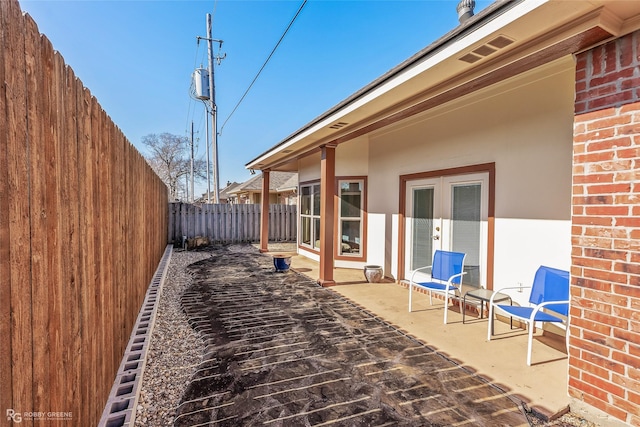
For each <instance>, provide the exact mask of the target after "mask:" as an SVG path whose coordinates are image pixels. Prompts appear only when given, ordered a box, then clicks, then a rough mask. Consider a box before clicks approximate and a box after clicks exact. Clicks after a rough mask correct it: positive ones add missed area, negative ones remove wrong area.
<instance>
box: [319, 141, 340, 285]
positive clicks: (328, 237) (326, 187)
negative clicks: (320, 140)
mask: <svg viewBox="0 0 640 427" xmlns="http://www.w3.org/2000/svg"><path fill="white" fill-rule="evenodd" d="M321 148H322V157H321V160H320V272H319V273H320V277H319V278H318V283H319V284H320V285H321V286H332V285H335V284H336V282H335V280H334V279H333V264H334V262H333V261H334V260H333V247H334V239H333V236H334V216H335V214H334V206H335V197H336V146H335V145H324V146H322V147H321Z"/></svg>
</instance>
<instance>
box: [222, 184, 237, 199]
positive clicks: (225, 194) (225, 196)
mask: <svg viewBox="0 0 640 427" xmlns="http://www.w3.org/2000/svg"><path fill="white" fill-rule="evenodd" d="M240 185H241V184H240V183H238V182H232V183H230V184H227V186H226V187H224V188H223V189H222V190H220V198H221V199H228V198H229V195H230V194H233V191H234V190H235V189H236V188H238V187H240Z"/></svg>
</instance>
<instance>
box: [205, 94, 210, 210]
mask: <svg viewBox="0 0 640 427" xmlns="http://www.w3.org/2000/svg"><path fill="white" fill-rule="evenodd" d="M204 108H205V111H207V107H206V106H205V107H204ZM207 119H208V118H207ZM204 123H205V124H206V125H207V131H206V134H207V203H211V173H210V172H209V164H210V162H211V157H210V156H209V120H205V121H204Z"/></svg>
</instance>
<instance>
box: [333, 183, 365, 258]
mask: <svg viewBox="0 0 640 427" xmlns="http://www.w3.org/2000/svg"><path fill="white" fill-rule="evenodd" d="M343 182H358V183H361V184H362V197H361V200H360V204H361V206H360V218H359V221H360V233H361V234H360V252H359V253H358V254H341V245H342V219H343V218H342V216H341V213H342V197H341V189H340V185H341V183H343ZM335 185H336V199H337V203H336V204H335V210H334V218H335V222H334V230H335V231H334V239H335V244H334V258H335V259H337V260H344V261H366V259H367V203H368V202H367V177H366V176H339V177H336V183H335ZM355 218H356V217H346V218H345V219H347V220H355Z"/></svg>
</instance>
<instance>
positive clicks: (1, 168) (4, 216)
mask: <svg viewBox="0 0 640 427" xmlns="http://www.w3.org/2000/svg"><path fill="white" fill-rule="evenodd" d="M8 7H9V4H8V3H7V2H0V28H8V27H10V24H9V22H7V18H8V15H9V13H8V11H7V10H6V9H7V8H8ZM6 38H7V36H6V35H5V33H4V32H2V31H0V82H5V81H6V77H5V76H6V72H5V64H10V63H11V61H10V55H9V52H8V51H7V49H6V48H5V46H6V45H7V44H8V41H7V40H5V39H6ZM6 98H7V86H6V85H5V84H0V123H3V120H5V118H6V117H7V114H8V113H7V105H6V102H5V100H6ZM8 133H9V129H8V127H7V126H0V194H9V189H10V188H9V163H8V145H9V134H8ZM9 226H10V222H9V205H8V204H7V203H0V241H1V242H10V241H11V232H10V229H9ZM10 256H11V253H10V252H9V245H8V244H4V245H0V277H2V278H3V280H2V281H0V301H3V302H4V303H3V304H0V337H4V338H3V342H4V343H3V345H0V384H2V387H0V408H7V409H9V408H13V406H14V405H13V381H12V378H13V375H12V368H11V362H12V358H11V346H12V341H13V340H12V337H11V334H12V328H11V287H12V281H11V262H10ZM7 301H9V303H7Z"/></svg>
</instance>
